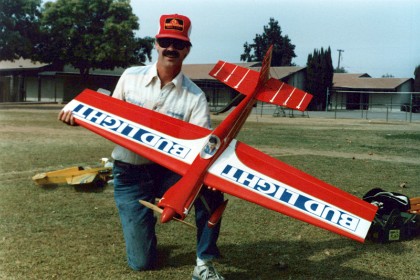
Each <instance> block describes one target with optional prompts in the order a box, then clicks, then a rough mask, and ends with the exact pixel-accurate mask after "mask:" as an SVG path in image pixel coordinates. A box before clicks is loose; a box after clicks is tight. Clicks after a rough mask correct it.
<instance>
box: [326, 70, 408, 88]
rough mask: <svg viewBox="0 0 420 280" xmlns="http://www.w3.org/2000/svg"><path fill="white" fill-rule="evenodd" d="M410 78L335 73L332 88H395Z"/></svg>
mask: <svg viewBox="0 0 420 280" xmlns="http://www.w3.org/2000/svg"><path fill="white" fill-rule="evenodd" d="M410 80H412V78H371V77H370V76H369V75H368V74H366V73H364V74H347V73H335V74H334V78H333V87H334V88H336V89H337V88H345V89H361V90H366V89H376V90H392V91H394V90H396V89H397V88H398V87H399V86H401V85H402V84H404V83H406V82H407V81H410Z"/></svg>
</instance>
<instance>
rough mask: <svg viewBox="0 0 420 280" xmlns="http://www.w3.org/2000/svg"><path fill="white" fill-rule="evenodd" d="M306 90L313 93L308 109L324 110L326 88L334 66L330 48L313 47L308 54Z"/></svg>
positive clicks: (330, 83) (329, 84) (331, 77)
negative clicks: (319, 48) (311, 51)
mask: <svg viewBox="0 0 420 280" xmlns="http://www.w3.org/2000/svg"><path fill="white" fill-rule="evenodd" d="M306 66H307V78H306V90H307V91H308V92H309V93H311V94H313V95H314V99H313V101H312V102H311V106H310V109H312V110H325V107H326V101H327V99H326V97H327V90H328V89H329V88H331V87H332V81H333V76H334V67H333V65H332V58H331V48H330V47H328V49H327V50H324V48H321V50H318V49H315V50H314V52H313V54H309V55H308V61H307V64H306Z"/></svg>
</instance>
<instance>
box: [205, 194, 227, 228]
mask: <svg viewBox="0 0 420 280" xmlns="http://www.w3.org/2000/svg"><path fill="white" fill-rule="evenodd" d="M228 201H229V200H225V202H223V203H222V204H221V205H220V206H219V207H217V209H216V210H215V211H214V212H213V214H212V215H211V216H210V219H209V220H208V222H207V226H208V227H209V228H212V227H214V226H215V225H217V223H218V222H219V221H220V219H221V218H222V215H223V212H224V211H225V208H226V205H227V203H228Z"/></svg>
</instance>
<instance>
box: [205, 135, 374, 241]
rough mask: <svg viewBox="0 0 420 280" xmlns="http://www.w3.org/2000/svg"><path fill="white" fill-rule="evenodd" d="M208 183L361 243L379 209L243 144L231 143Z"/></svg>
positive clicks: (213, 168) (214, 168)
mask: <svg viewBox="0 0 420 280" xmlns="http://www.w3.org/2000/svg"><path fill="white" fill-rule="evenodd" d="M204 182H205V184H206V185H209V186H211V187H214V188H216V189H218V190H220V191H222V192H224V193H228V194H231V195H234V196H236V197H239V198H241V199H244V200H247V201H250V202H253V203H256V204H259V205H261V206H263V207H266V208H268V209H271V210H274V211H277V212H280V213H283V214H286V215H288V216H290V217H293V218H296V219H299V220H302V221H304V222H307V223H310V224H313V225H315V226H318V227H321V228H324V229H327V230H330V231H333V232H335V233H338V234H341V235H344V236H347V237H349V238H352V239H355V240H357V241H360V242H363V240H364V239H365V237H366V234H367V232H368V230H369V228H370V224H371V221H372V220H373V219H374V216H375V214H376V211H377V208H376V207H375V206H373V205H371V204H369V203H366V202H365V201H363V200H362V199H360V198H358V197H355V196H353V195H351V194H349V193H346V192H345V191H342V190H340V189H338V188H336V187H334V186H332V185H329V184H327V183H326V182H323V181H321V180H319V179H317V178H315V177H313V176H311V175H308V174H306V173H304V172H302V171H300V170H298V169H296V168H294V167H292V166H289V165H287V164H285V163H283V162H281V161H279V160H277V159H275V158H272V157H270V156H268V155H266V154H264V153H262V152H260V151H258V150H256V149H254V148H252V147H250V146H248V145H246V144H244V143H241V142H239V141H236V140H234V141H232V143H231V144H230V145H229V147H228V148H227V149H226V150H225V151H224V153H223V154H222V155H221V156H220V157H219V158H218V159H217V160H216V162H215V163H214V164H213V165H212V166H211V167H210V169H209V170H208V174H207V176H206V177H205V178H204Z"/></svg>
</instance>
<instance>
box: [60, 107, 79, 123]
mask: <svg viewBox="0 0 420 280" xmlns="http://www.w3.org/2000/svg"><path fill="white" fill-rule="evenodd" d="M58 120H59V121H62V122H63V123H65V124H68V125H77V124H76V123H75V121H74V117H73V114H72V111H64V110H61V111H60V113H59V114H58Z"/></svg>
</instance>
